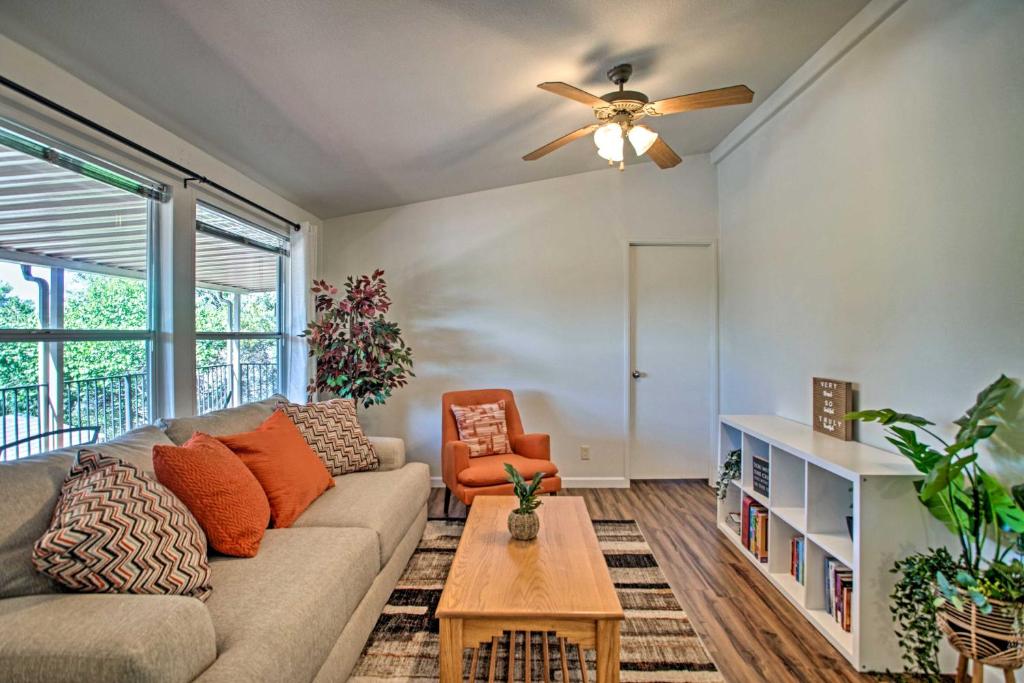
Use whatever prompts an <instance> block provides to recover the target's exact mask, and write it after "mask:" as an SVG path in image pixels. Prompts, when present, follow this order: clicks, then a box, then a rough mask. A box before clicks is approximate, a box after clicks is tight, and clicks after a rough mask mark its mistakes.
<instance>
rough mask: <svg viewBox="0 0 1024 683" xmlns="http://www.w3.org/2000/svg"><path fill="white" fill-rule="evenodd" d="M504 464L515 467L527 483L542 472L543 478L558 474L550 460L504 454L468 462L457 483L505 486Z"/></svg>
mask: <svg viewBox="0 0 1024 683" xmlns="http://www.w3.org/2000/svg"><path fill="white" fill-rule="evenodd" d="M505 463H508V464H510V465H512V466H513V467H515V468H516V470H518V472H519V474H521V475H523V479H526V480H527V481H529V480H530V479H533V477H534V475H535V474H537V473H538V472H542V473H543V474H544V476H545V477H551V476H554V475H556V474H558V468H557V467H555V463H553V462H551V461H550V460H538V459H536V458H524V457H523V456H521V455H516V454H515V453H505V454H504V455H485V456H482V457H479V458H473V459H472V460H470V461H469V467H467V468H466V469H464V470H462V471H461V472H459V475H458V480H459V483H460V484H462V485H463V486H492V485H494V484H507V483H509V481H508V474H506V473H505Z"/></svg>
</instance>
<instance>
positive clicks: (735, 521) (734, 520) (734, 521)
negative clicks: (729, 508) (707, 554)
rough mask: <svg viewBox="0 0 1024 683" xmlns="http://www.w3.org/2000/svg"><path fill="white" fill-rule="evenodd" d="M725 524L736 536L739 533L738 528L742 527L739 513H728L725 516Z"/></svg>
mask: <svg viewBox="0 0 1024 683" xmlns="http://www.w3.org/2000/svg"><path fill="white" fill-rule="evenodd" d="M725 523H726V525H728V527H729V528H730V529H732V530H733V531H735V532H736V534H737V535H738V534H739V533H740V528H741V526H742V525H741V524H740V513H738V512H730V513H729V514H727V515H726V516H725Z"/></svg>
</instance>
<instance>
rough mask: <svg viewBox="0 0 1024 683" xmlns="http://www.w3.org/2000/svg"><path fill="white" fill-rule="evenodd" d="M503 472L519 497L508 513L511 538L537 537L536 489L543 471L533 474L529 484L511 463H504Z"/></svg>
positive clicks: (537, 500) (528, 539) (527, 539)
mask: <svg viewBox="0 0 1024 683" xmlns="http://www.w3.org/2000/svg"><path fill="white" fill-rule="evenodd" d="M505 473H506V474H508V480H509V481H510V482H512V492H513V493H514V494H515V496H516V498H518V499H519V507H518V508H516V509H515V510H513V511H512V512H510V513H508V531H509V533H510V534H512V538H514V539H516V540H517V541H532V540H533V539H535V538H537V532H538V531H540V518H539V517H537V512H536V510H537V508H539V507H540V498H538V497H537V490H538V489H539V488H540V480H541V479H542V478H543V476H544V475H543V473H541V472H538V473H537V474H535V475H533V481H531V482H530V483H529V484H528V483H526V480H525V479H523V475H521V474H519V472H518V470H516V468H515V467H512V465H509V464H507V463H506V464H505Z"/></svg>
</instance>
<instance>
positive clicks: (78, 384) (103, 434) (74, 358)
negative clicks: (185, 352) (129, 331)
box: [63, 340, 150, 441]
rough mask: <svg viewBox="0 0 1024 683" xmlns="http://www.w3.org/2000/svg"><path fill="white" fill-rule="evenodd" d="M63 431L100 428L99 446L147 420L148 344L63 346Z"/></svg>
mask: <svg viewBox="0 0 1024 683" xmlns="http://www.w3.org/2000/svg"><path fill="white" fill-rule="evenodd" d="M63 357H64V383H63V393H64V399H63V403H64V422H65V427H80V428H86V427H93V428H98V429H99V432H98V438H99V440H101V441H104V440H107V439H112V438H114V437H115V436H118V435H120V434H123V433H124V432H127V431H129V430H131V429H135V428H136V427H141V426H142V425H144V424H147V423H149V422H150V419H149V342H147V341H144V340H125V341H80V342H64V343H63Z"/></svg>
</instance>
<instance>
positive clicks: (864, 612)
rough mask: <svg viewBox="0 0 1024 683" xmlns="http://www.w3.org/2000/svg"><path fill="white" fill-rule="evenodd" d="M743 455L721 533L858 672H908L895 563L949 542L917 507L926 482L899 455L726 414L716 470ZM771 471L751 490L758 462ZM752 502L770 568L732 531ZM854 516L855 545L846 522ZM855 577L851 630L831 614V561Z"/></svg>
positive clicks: (773, 421)
mask: <svg viewBox="0 0 1024 683" xmlns="http://www.w3.org/2000/svg"><path fill="white" fill-rule="evenodd" d="M736 448H740V449H741V451H742V456H741V468H740V476H739V478H738V479H737V480H735V481H733V482H732V485H730V486H729V490H728V493H727V495H726V498H725V500H720V501H718V528H719V529H720V530H721V531H722V533H723V534H725V535H726V536H727V537H728V538H729V539H730V540H731V541H732V542H733V543H735V544H736V546H737V547H738V548H739V549H740V553H741V554H742V555H743V556H744V557H746V558H747V559H748V560H750V562H751V563H752V564H753V565H754V566H756V567H757V568H758V569H759V570H760V571H761V573H762V574H764V576H765V577H766V578H767V579H768V581H769V582H771V583H772V584H773V585H774V586H775V587H776V588H777V589H778V590H779V591H780V592H781V593H782V594H783V595H785V596H786V598H788V599H789V601H790V602H791V603H793V605H794V606H796V608H797V609H798V610H799V611H800V612H801V614H803V615H804V617H805V618H806V619H807V620H808V621H809V622H810V623H811V624H812V625H814V627H815V628H817V629H818V631H820V632H821V633H822V635H824V636H825V638H827V639H828V640H829V642H831V643H832V645H833V646H834V647H835V648H836V649H837V650H838V651H839V652H840V653H841V654H842V655H843V656H844V657H845V658H846V659H847V660H849V662H850V663H851V664H852V665H853V666H854V668H856V669H857V670H858V671H886V670H890V671H902V669H903V663H902V661H901V659H900V649H899V644H898V643H897V642H896V635H895V632H894V630H893V624H892V620H891V618H890V615H889V593H890V591H891V590H892V587H893V585H894V583H895V579H896V577H895V576H894V575H893V574H891V573H890V571H889V570H890V569H891V568H892V565H893V562H895V561H896V560H897V559H900V558H903V557H906V556H907V555H909V554H911V553H913V552H915V551H919V550H924V549H925V548H927V547H928V546H929V545H937V544H939V543H942V542H944V539H943V538H942V536H941V534H942V532H941V531H940V530H939V527H938V526H937V524H936V523H935V522H934V521H933V520H931V519H930V518H929V517H928V514H927V511H925V509H924V506H922V505H921V504H920V503H919V502H918V500H917V495H916V493H915V491H914V486H913V482H914V481H915V480H917V479H920V478H921V475H920V474H919V473H918V472H917V471H916V470H915V469H914V468H913V466H912V465H911V464H910V463H909V462H908V461H907V460H905V459H904V458H903V457H902V456H899V455H897V454H894V453H889V452H887V451H883V450H881V449H878V448H874V447H872V446H866V445H864V444H861V443H857V442H854V441H841V440H839V439H836V438H833V437H831V436H827V435H825V434H818V433H816V432H815V431H813V430H812V429H811V428H810V427H808V426H806V425H802V424H800V423H797V422H793V421H792V420H787V419H784V418H781V417H776V416H773V415H723V416H722V417H721V424H720V434H719V449H718V451H719V452H718V462H719V464H721V463H722V462H724V461H725V458H726V456H727V455H728V453H729V452H730V451H732V450H735V449H736ZM755 455H756V456H757V457H759V458H762V459H765V460H767V461H768V463H769V489H768V495H767V496H765V495H762V494H760V493H758V492H756V491H755V490H754V487H753V476H752V464H751V458H752V457H753V456H755ZM744 495H749V496H750V497H751V498H753V499H754V500H756V501H757V502H759V503H760V504H761V505H763V506H764V507H766V508H767V509H768V562H767V563H763V562H760V561H759V560H758V559H757V558H755V557H754V556H753V554H752V553H750V552H749V551H748V550H747V549H746V548H744V547H743V544H742V541H741V540H740V533H739V531H738V530H737V529H735V528H733V526H732V525H730V524H729V514H730V513H740V512H741V506H742V501H743V496H744ZM848 515H851V516H852V517H853V537H852V538H851V537H850V533H849V531H848V527H847V522H846V517H847V516H848ZM794 536H803V537H804V563H805V564H804V584H800V583H798V582H797V581H796V579H794V578H793V577H792V576H791V575H790V571H789V570H790V540H791V539H792V538H793V537H794ZM827 557H834V558H835V559H837V560H839V561H840V562H841V563H842V564H844V565H846V566H847V567H848V568H849V569H850V570H852V572H853V594H852V598H851V630H850V631H844V630H843V628H842V627H841V626H840V625H839V624H838V623H837V622H836V621H835V620H834V619H833V617H832V615H831V614H829V613H828V612H827V611H826V607H825V559H826V558H827Z"/></svg>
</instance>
